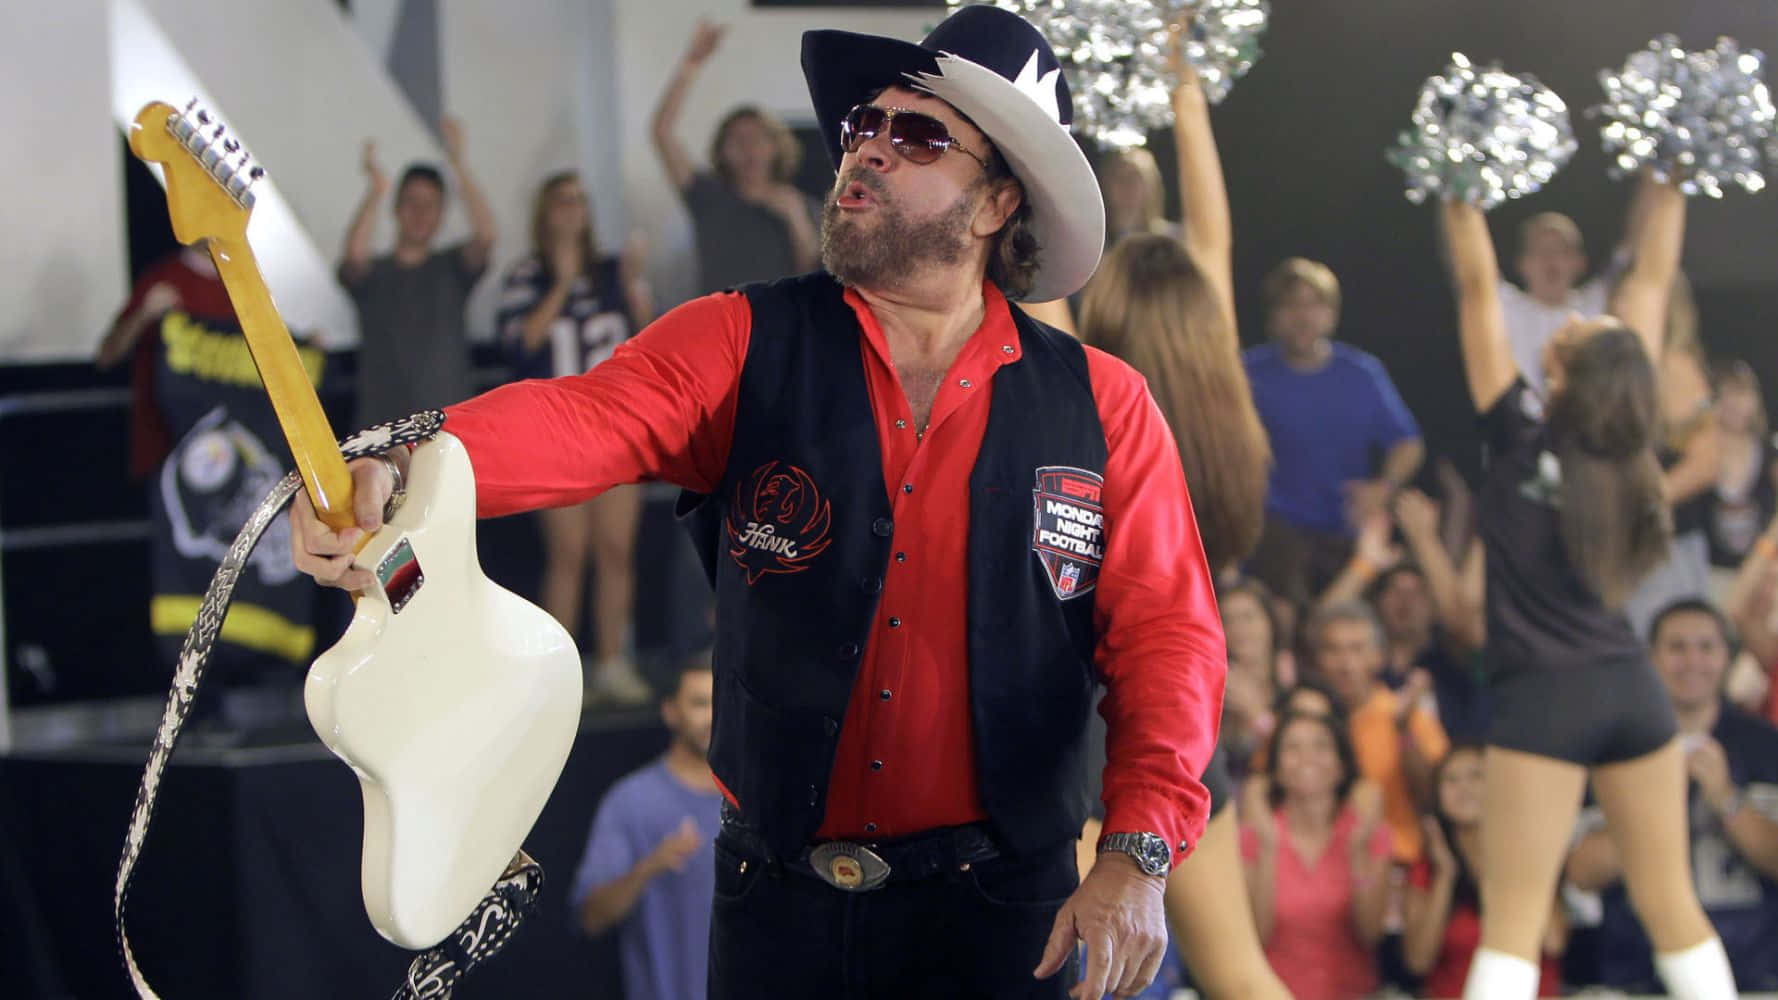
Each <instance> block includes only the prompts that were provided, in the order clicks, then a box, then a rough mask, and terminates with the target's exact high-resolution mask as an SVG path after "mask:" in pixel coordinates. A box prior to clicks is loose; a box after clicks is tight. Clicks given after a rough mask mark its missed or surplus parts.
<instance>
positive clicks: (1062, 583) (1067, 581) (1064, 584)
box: [1056, 563, 1080, 595]
mask: <svg viewBox="0 0 1778 1000" xmlns="http://www.w3.org/2000/svg"><path fill="white" fill-rule="evenodd" d="M1079 582H1080V567H1079V566H1077V565H1075V564H1074V563H1069V564H1067V565H1066V566H1063V567H1062V572H1061V573H1059V574H1057V575H1056V589H1057V590H1059V591H1061V592H1062V593H1063V594H1064V595H1066V594H1072V593H1074V585H1075V584H1077V583H1079Z"/></svg>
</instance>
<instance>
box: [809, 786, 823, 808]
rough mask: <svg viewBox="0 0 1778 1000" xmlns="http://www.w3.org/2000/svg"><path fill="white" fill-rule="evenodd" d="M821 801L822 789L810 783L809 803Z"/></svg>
mask: <svg viewBox="0 0 1778 1000" xmlns="http://www.w3.org/2000/svg"><path fill="white" fill-rule="evenodd" d="M819 801H821V792H820V790H819V789H817V788H816V787H815V786H814V785H810V786H809V805H814V804H815V803H817V802H819Z"/></svg>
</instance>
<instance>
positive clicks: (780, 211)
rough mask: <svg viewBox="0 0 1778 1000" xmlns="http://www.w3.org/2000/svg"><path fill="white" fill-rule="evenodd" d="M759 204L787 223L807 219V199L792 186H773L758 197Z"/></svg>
mask: <svg viewBox="0 0 1778 1000" xmlns="http://www.w3.org/2000/svg"><path fill="white" fill-rule="evenodd" d="M759 203H760V204H761V205H764V206H765V207H766V208H769V209H771V210H772V214H774V215H776V216H778V217H779V218H781V219H783V220H784V221H785V222H787V223H788V222H790V221H791V220H792V219H795V218H798V217H801V218H803V219H805V220H806V219H808V217H809V209H808V199H807V198H805V197H804V196H803V193H802V191H801V190H799V189H798V188H797V187H796V186H795V185H793V184H773V185H772V186H771V187H768V188H766V189H765V191H764V192H763V193H762V194H761V195H760V198H759Z"/></svg>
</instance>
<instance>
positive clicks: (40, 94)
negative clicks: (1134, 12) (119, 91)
mask: <svg viewBox="0 0 1778 1000" xmlns="http://www.w3.org/2000/svg"><path fill="white" fill-rule="evenodd" d="M108 6H109V4H108V2H107V0H61V2H57V3H18V4H8V5H7V8H8V9H7V17H6V30H5V31H3V32H0V65H3V66H5V71H4V74H5V75H4V78H5V79H6V80H7V81H8V82H9V84H10V86H8V88H7V89H8V91H9V93H8V96H7V99H6V100H5V101H3V102H0V134H4V135H6V136H7V137H8V139H7V146H8V148H9V149H11V151H12V152H11V153H10V154H9V155H8V156H6V157H5V158H4V159H3V160H0V189H4V190H5V191H6V196H5V197H4V198H0V233H4V234H5V238H4V239H3V240H0V358H4V359H5V360H7V361H13V362H16V361H44V360H52V359H65V358H75V357H90V356H91V354H92V351H93V348H94V347H96V346H97V344H98V342H99V338H100V337H101V336H102V335H103V334H104V328H105V326H106V325H107V324H108V323H109V322H110V321H111V316H112V313H113V312H114V311H115V310H116V309H117V308H118V306H119V305H120V304H121V303H122V301H123V293H124V276H125V273H126V272H127V270H128V267H129V261H128V250H127V247H126V246H125V242H124V237H123V227H122V225H121V223H120V221H119V220H121V219H122V218H123V174H122V172H121V171H120V170H119V163H120V160H119V156H120V154H119V142H120V140H119V139H118V133H117V130H116V129H115V128H114V127H112V124H111V74H110V71H109V66H108V59H107V53H106V47H105V37H106V20H107V8H108Z"/></svg>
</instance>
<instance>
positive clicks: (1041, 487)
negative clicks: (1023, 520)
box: [1031, 465, 1105, 601]
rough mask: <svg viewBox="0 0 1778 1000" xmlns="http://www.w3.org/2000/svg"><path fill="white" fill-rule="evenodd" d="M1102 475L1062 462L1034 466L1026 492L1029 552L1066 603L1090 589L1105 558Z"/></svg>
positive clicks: (1096, 579) (1095, 583) (1096, 582)
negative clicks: (1031, 513) (1030, 507)
mask: <svg viewBox="0 0 1778 1000" xmlns="http://www.w3.org/2000/svg"><path fill="white" fill-rule="evenodd" d="M1104 488H1105V477H1104V476H1101V475H1099V474H1098V473H1096V472H1088V471H1087V470H1085V469H1076V468H1073V467H1071V466H1066V465H1046V466H1044V467H1042V468H1040V469H1038V470H1037V486H1036V488H1035V489H1033V490H1032V491H1031V499H1032V503H1033V504H1034V506H1035V508H1036V516H1035V517H1034V518H1033V519H1032V522H1033V528H1032V534H1031V551H1033V552H1035V553H1037V558H1038V561H1039V562H1041V563H1042V564H1043V569H1044V572H1045V573H1047V574H1048V575H1049V580H1050V586H1051V587H1053V588H1054V589H1055V591H1056V596H1057V597H1059V598H1061V599H1062V600H1064V601H1066V600H1068V599H1070V598H1074V597H1079V596H1080V595H1082V594H1085V593H1089V592H1091V591H1092V589H1093V587H1094V586H1096V585H1097V584H1098V582H1099V566H1100V564H1101V563H1103V562H1104V561H1105V505H1104V503H1103V501H1102V499H1101V494H1102V493H1103V492H1104Z"/></svg>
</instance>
